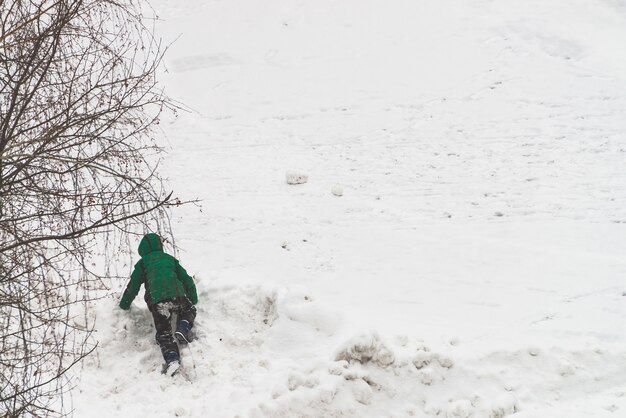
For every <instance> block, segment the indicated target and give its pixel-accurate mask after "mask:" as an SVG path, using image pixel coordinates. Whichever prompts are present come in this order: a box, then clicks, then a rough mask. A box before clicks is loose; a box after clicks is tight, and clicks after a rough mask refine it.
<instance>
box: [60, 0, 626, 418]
mask: <svg viewBox="0 0 626 418" xmlns="http://www.w3.org/2000/svg"><path fill="white" fill-rule="evenodd" d="M152 6H153V7H154V9H153V10H154V11H155V14H156V15H158V17H159V19H158V20H156V21H155V25H156V26H155V27H156V30H157V31H158V33H159V35H160V36H162V37H163V38H164V44H168V43H169V42H170V41H174V40H176V42H174V43H173V44H172V46H171V48H170V49H169V50H168V52H167V54H166V56H165V64H166V67H167V71H163V74H162V75H161V79H162V80H163V81H164V83H165V88H166V91H167V92H168V94H170V95H172V97H174V98H175V99H177V100H180V101H181V102H183V103H185V104H186V105H187V106H189V107H190V108H192V109H194V111H195V112H193V113H182V114H180V115H179V116H178V117H176V118H174V117H172V118H168V119H167V118H166V119H163V120H162V123H161V124H160V126H162V127H163V131H164V132H163V138H162V140H163V143H164V145H165V146H169V147H170V153H169V154H168V156H167V158H166V160H165V161H164V162H163V164H162V169H163V170H165V173H164V174H165V175H166V176H167V177H168V178H169V179H170V180H169V184H168V187H169V188H171V189H173V190H175V191H176V193H177V194H178V195H180V196H182V197H185V196H187V197H193V198H195V197H199V198H201V199H202V208H201V209H200V208H197V207H195V206H183V207H180V208H177V209H176V211H175V212H174V218H173V219H172V225H173V228H174V231H175V233H176V242H177V243H178V244H179V245H180V246H181V249H182V250H181V252H180V254H178V256H179V258H180V259H181V262H182V264H183V265H184V266H185V267H186V268H187V270H188V271H189V272H190V273H192V274H195V276H196V281H197V286H198V291H199V303H198V316H197V322H196V326H195V328H194V332H195V334H196V339H195V340H194V341H193V342H192V343H191V344H189V345H188V346H187V347H181V356H182V365H183V366H182V369H181V371H180V372H179V373H178V374H176V375H175V376H173V377H172V378H169V377H167V376H163V375H162V374H161V373H160V367H161V363H162V359H161V355H160V352H159V349H158V347H157V346H156V344H155V340H154V326H153V325H152V318H151V315H150V313H149V312H148V310H147V309H146V307H145V305H144V304H143V302H142V299H141V295H140V297H138V298H137V300H135V302H134V303H133V306H132V308H131V310H130V311H129V312H125V311H121V310H120V309H118V308H117V302H118V300H119V297H120V295H121V292H122V291H123V286H124V285H125V284H123V283H119V284H118V285H117V286H118V287H117V288H115V289H113V290H114V294H113V295H111V297H110V298H109V299H104V300H103V302H101V303H99V304H98V305H97V306H96V307H95V309H96V316H95V318H94V319H96V321H97V333H96V335H95V338H96V339H97V340H98V342H99V345H98V350H97V353H96V354H95V355H93V356H90V357H89V358H88V359H87V360H85V361H84V363H83V364H82V365H81V368H80V369H76V375H75V376H74V378H73V382H74V384H75V389H74V390H73V391H72V406H73V407H74V408H75V414H76V416H79V417H107V418H111V417H129V416H150V417H155V418H158V417H172V416H178V417H212V418H221V417H224V418H226V417H228V418H234V417H239V418H269V417H272V418H274V417H289V418H297V417H308V418H322V417H324V418H328V417H352V418H356V417H359V418H362V417H376V418H388V417H389V418H391V417H396V418H402V417H438V418H441V417H445V418H451V417H454V418H459V417H463V418H470V417H471V418H503V417H508V416H513V417H515V418H518V417H519V418H546V417H550V418H559V417H563V418H565V417H567V418H581V417H594V418H596V417H598V418H602V417H612V418H613V417H621V416H626V415H625V414H626V297H624V294H625V289H626V281H625V280H626V257H625V254H626V197H625V196H626V164H624V161H625V158H626V118H625V117H624V109H626V53H625V49H624V46H623V45H624V44H625V42H626V6H625V5H624V2H623V1H617V0H572V1H570V0H553V1H541V0H528V1H514V0H500V1H493V0H476V1H461V0H423V1H412V0H397V1H391V2H389V1H383V0H368V1H361V0H358V1H357V0H345V1H341V2H338V1H334V0H316V1H313V2H305V1H292V0H271V1H263V2H259V1H252V0H232V1H225V0H189V1H184V2H172V1H164V0H155V1H154V2H153V3H152ZM150 10H152V9H150ZM290 167H301V168H306V170H305V171H306V173H303V172H302V171H301V170H298V171H296V172H292V173H291V174H287V178H286V180H287V183H301V182H302V180H303V179H304V180H305V181H306V179H308V177H310V178H311V179H315V181H311V182H308V183H307V184H306V186H303V187H287V186H286V185H285V183H284V181H283V180H282V179H283V178H284V177H283V176H285V173H286V172H287V170H289V168H290ZM290 179H291V181H290ZM332 185H345V186H346V187H348V185H349V189H348V190H349V193H345V194H343V187H341V186H339V187H340V189H341V193H337V192H338V191H339V189H336V187H337V186H335V187H333V186H332ZM329 190H330V193H329ZM339 195H343V196H342V197H341V199H338V198H337V196H339ZM134 244H135V245H136V244H138V242H136V243H134ZM135 261H136V260H133V262H135ZM129 265H132V264H129Z"/></svg>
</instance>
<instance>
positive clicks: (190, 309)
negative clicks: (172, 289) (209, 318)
mask: <svg viewBox="0 0 626 418" xmlns="http://www.w3.org/2000/svg"><path fill="white" fill-rule="evenodd" d="M181 299H182V301H181V310H180V315H178V321H179V322H180V321H187V322H189V325H190V326H192V327H193V322H194V321H195V319H196V307H195V306H193V305H192V304H191V302H190V301H189V299H187V298H181Z"/></svg>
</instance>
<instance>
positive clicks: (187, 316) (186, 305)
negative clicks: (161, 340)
mask: <svg viewBox="0 0 626 418" xmlns="http://www.w3.org/2000/svg"><path fill="white" fill-rule="evenodd" d="M178 302H179V309H180V311H179V312H180V313H179V315H178V323H177V324H176V339H177V340H178V342H179V343H181V344H187V343H189V342H191V340H192V337H191V334H190V332H191V328H192V327H193V322H194V320H195V319H196V307H195V306H193V305H192V304H191V302H190V301H189V299H187V298H180V299H179V300H178Z"/></svg>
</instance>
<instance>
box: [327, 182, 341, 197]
mask: <svg viewBox="0 0 626 418" xmlns="http://www.w3.org/2000/svg"><path fill="white" fill-rule="evenodd" d="M330 191H331V192H332V194H334V195H335V196H343V187H341V186H339V185H338V184H336V185H334V186H333V188H332V189H330Z"/></svg>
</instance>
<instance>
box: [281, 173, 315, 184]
mask: <svg viewBox="0 0 626 418" xmlns="http://www.w3.org/2000/svg"><path fill="white" fill-rule="evenodd" d="M285 178H286V180H287V184H304V183H306V182H307V181H309V176H308V175H306V174H304V173H299V172H296V171H288V172H287V174H286V175H285Z"/></svg>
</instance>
